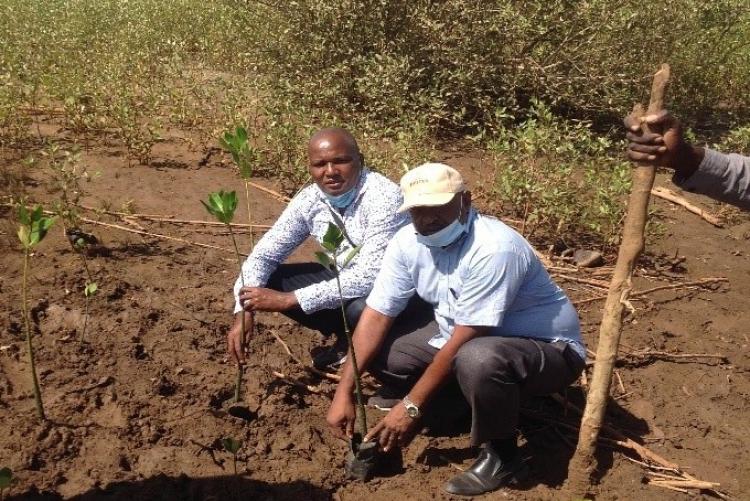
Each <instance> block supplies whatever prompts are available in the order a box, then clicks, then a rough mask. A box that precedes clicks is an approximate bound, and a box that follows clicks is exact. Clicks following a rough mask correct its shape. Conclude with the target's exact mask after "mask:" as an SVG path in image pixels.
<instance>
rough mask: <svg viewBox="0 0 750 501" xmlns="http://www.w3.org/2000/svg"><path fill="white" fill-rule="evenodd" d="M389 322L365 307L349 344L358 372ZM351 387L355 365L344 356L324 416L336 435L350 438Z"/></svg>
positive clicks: (372, 355)
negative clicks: (344, 359) (330, 400)
mask: <svg viewBox="0 0 750 501" xmlns="http://www.w3.org/2000/svg"><path fill="white" fill-rule="evenodd" d="M392 325H393V317H389V316H387V315H383V314H382V313H380V312H378V311H376V310H373V309H372V308H370V307H369V306H366V307H365V310H364V311H363V312H362V316H361V317H360V319H359V323H358V324H357V328H356V329H355V331H354V335H353V336H352V347H353V349H354V354H355V356H356V357H357V366H358V368H359V370H360V373H363V372H364V371H365V370H367V367H369V366H370V363H371V362H372V360H373V358H375V356H376V355H377V354H378V352H379V351H380V347H381V346H382V345H383V340H385V336H386V335H387V334H388V331H389V330H390V328H391V326H392ZM354 389H355V383H354V366H353V365H352V361H351V357H347V359H346V363H345V364H344V368H343V370H342V372H341V381H339V383H338V386H337V387H336V393H335V395H334V396H333V401H332V402H331V407H330V409H329V410H328V415H327V416H326V421H327V422H328V425H329V426H330V427H331V430H332V431H333V432H334V433H335V434H336V435H339V436H347V437H351V436H352V435H353V433H354V424H355V421H356V413H355V411H354Z"/></svg>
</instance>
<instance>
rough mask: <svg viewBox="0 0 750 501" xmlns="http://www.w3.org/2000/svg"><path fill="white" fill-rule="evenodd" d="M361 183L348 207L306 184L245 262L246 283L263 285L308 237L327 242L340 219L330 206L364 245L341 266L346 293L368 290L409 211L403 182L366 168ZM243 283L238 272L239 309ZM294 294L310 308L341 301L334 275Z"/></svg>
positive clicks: (348, 246)
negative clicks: (330, 228) (334, 204)
mask: <svg viewBox="0 0 750 501" xmlns="http://www.w3.org/2000/svg"><path fill="white" fill-rule="evenodd" d="M356 189H357V190H358V194H357V197H356V198H355V199H354V201H353V202H352V203H351V204H350V205H349V206H348V207H347V208H346V209H345V210H344V211H343V213H341V212H339V211H338V210H337V209H334V208H333V207H331V205H330V204H329V203H328V201H327V200H326V197H325V194H324V193H323V192H322V191H321V190H320V188H319V187H318V185H316V184H313V185H310V186H308V187H306V188H305V189H303V190H302V191H301V192H300V193H299V194H298V195H297V196H295V197H294V198H293V199H292V201H291V202H289V205H288V206H287V207H286V209H285V210H284V212H283V213H282V214H281V216H280V217H279V219H278V220H277V221H276V223H274V225H273V226H272V227H271V229H270V230H269V231H268V232H266V234H265V235H263V238H261V239H260V241H259V242H258V244H257V245H256V246H255V248H254V249H253V251H252V253H251V254H250V256H248V258H247V259H246V260H245V262H244V263H243V265H242V275H243V277H244V285H246V286H248V287H262V286H264V285H265V284H266V282H267V281H268V278H269V277H270V276H271V273H273V272H274V270H276V267H277V266H278V265H279V264H281V263H283V262H284V261H285V260H286V258H287V257H289V255H290V254H291V253H292V252H293V251H294V250H295V249H296V248H297V247H298V246H299V245H301V244H302V243H303V242H304V241H305V239H307V237H309V236H313V237H315V238H316V239H317V240H318V242H319V243H320V242H322V241H323V235H325V233H326V230H327V229H328V223H329V222H333V223H334V224H335V221H334V218H333V215H332V214H331V211H336V213H337V214H339V215H340V217H341V220H343V223H344V228H345V229H346V233H347V234H348V236H349V238H350V239H351V241H352V242H353V243H354V244H355V245H360V244H361V245H362V248H361V250H360V252H359V253H358V254H357V255H356V257H355V258H354V259H352V260H351V262H350V263H349V264H348V265H347V266H346V267H345V268H344V269H342V270H341V272H340V276H339V278H340V280H341V288H342V292H343V296H344V299H354V298H358V297H363V296H366V295H367V293H368V292H370V289H371V288H372V284H373V282H374V281H375V276H376V275H377V272H378V269H379V268H380V261H381V259H382V258H383V253H384V252H385V248H386V246H387V245H388V241H389V240H390V239H391V238H392V237H393V235H394V233H396V231H397V230H398V229H399V228H401V227H402V226H403V225H404V224H406V223H407V222H408V216H406V215H404V214H397V213H396V209H398V208H399V206H400V205H401V203H402V202H403V197H402V196H401V190H400V189H399V187H398V186H397V185H396V184H395V183H393V182H392V181H390V180H389V179H388V178H386V177H384V176H382V175H380V174H377V173H375V172H370V171H369V170H368V169H364V170H363V171H362V174H361V176H360V178H359V180H358V182H357V185H356ZM349 249H351V244H350V243H349V242H348V241H346V240H345V241H344V243H343V244H342V246H341V253H340V254H339V256H340V258H341V259H342V260H343V258H345V257H346V256H347V254H348V251H349ZM242 285H243V284H242V280H241V278H240V277H238V278H237V281H236V282H235V284H234V299H235V306H234V312H235V313H237V312H238V311H240V310H241V309H242V308H241V306H240V303H239V299H238V295H239V290H240V287H241V286H242ZM294 294H295V296H296V297H297V301H298V302H299V304H300V307H301V308H302V310H303V311H305V312H306V313H310V312H313V311H317V310H321V309H326V308H336V307H338V306H339V293H338V287H337V286H336V280H335V279H333V280H328V281H325V282H320V283H317V284H313V285H310V286H308V287H304V288H302V289H297V290H296V291H294Z"/></svg>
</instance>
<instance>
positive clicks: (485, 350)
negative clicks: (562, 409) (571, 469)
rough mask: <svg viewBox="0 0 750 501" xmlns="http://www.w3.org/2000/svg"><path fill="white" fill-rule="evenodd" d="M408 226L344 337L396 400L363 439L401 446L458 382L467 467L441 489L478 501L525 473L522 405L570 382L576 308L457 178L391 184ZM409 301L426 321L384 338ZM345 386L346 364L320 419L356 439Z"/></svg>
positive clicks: (348, 380) (424, 172)
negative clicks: (520, 443) (477, 207)
mask: <svg viewBox="0 0 750 501" xmlns="http://www.w3.org/2000/svg"><path fill="white" fill-rule="evenodd" d="M401 190H402V192H403V195H404V204H403V205H402V206H401V208H400V209H399V210H400V211H402V212H403V211H408V212H409V213H410V215H411V219H412V224H410V225H407V226H405V227H403V228H402V229H400V230H399V231H398V232H397V233H396V235H395V237H394V238H393V240H392V241H391V242H390V243H389V245H388V248H387V250H386V253H385V256H384V258H383V262H382V267H381V270H380V272H379V274H378V276H377V278H376V280H375V284H374V287H373V290H372V292H371V293H370V295H369V296H368V298H367V306H366V308H365V310H364V312H363V314H362V317H361V319H360V322H359V324H358V325H357V328H356V330H355V333H354V339H353V342H354V349H355V353H356V355H357V359H358V361H359V363H360V366H361V367H362V368H363V369H367V370H369V372H370V373H372V374H373V375H374V376H375V377H376V378H378V379H379V380H380V381H381V382H382V383H383V385H384V388H383V390H386V392H387V393H389V394H390V395H391V396H393V395H399V393H400V395H401V396H402V398H401V399H400V400H397V401H396V403H394V404H393V405H392V407H391V409H390V411H389V412H388V414H387V415H386V416H385V417H384V418H383V419H382V420H381V421H380V422H379V423H378V424H377V425H376V426H375V427H374V428H373V429H372V430H371V431H370V433H369V436H368V437H366V438H369V439H374V440H378V441H379V443H380V445H381V447H382V448H383V449H384V450H386V451H387V450H389V449H391V448H394V447H402V446H405V445H407V444H408V443H409V441H410V440H411V439H412V437H413V436H414V434H415V433H416V432H417V431H418V429H419V423H420V419H421V418H422V417H423V416H425V415H428V416H425V417H431V418H434V419H433V421H434V420H438V421H439V419H440V415H439V414H438V415H432V416H429V415H430V414H432V413H440V412H441V408H442V409H445V407H444V406H438V405H434V406H431V405H430V404H431V403H434V401H435V397H436V396H437V395H438V393H439V390H440V389H441V387H443V386H444V385H446V384H447V383H448V384H452V385H455V384H457V385H458V387H459V388H460V390H461V391H460V393H462V394H463V398H464V399H465V401H466V402H467V403H468V404H469V406H470V407H471V414H472V418H471V419H472V422H471V444H472V445H474V446H481V450H480V453H479V456H478V458H477V460H476V462H475V463H474V464H473V465H472V466H471V468H469V469H468V470H466V471H465V472H462V473H461V474H459V475H458V476H456V477H454V478H453V479H452V480H450V481H449V482H448V483H447V484H446V485H445V490H446V491H448V492H450V493H453V494H461V495H476V494H482V493H485V492H489V491H492V490H495V489H497V488H499V487H500V486H502V485H504V484H506V483H508V482H509V481H510V480H511V479H513V478H514V476H515V475H516V474H517V473H519V471H520V470H521V469H522V468H523V462H522V461H521V458H520V457H519V453H518V450H517V443H516V440H517V438H516V427H517V425H518V420H519V405H520V400H521V397H522V396H525V395H543V394H550V393H554V392H557V391H560V390H562V389H564V388H565V387H566V386H568V385H569V384H570V383H572V382H573V381H575V380H576V378H577V377H578V376H579V375H580V373H581V371H582V370H583V368H584V366H585V347H584V345H583V343H582V341H581V335H580V325H579V321H578V315H577V313H576V310H575V308H574V307H573V305H572V304H571V302H570V300H569V299H568V298H567V296H566V295H565V293H564V292H563V291H562V289H560V287H558V286H557V285H556V284H555V283H554V282H553V281H552V279H551V278H550V276H549V274H548V273H547V271H546V270H545V269H544V266H543V265H542V263H541V262H540V261H539V259H538V258H537V257H536V255H535V253H534V250H533V249H532V247H531V245H530V244H529V243H528V242H527V241H526V240H525V239H524V238H523V237H522V236H521V235H519V234H518V233H516V232H515V231H513V230H512V229H511V228H509V227H508V226H506V225H505V224H503V223H502V222H500V221H498V220H497V219H494V218H491V217H487V216H483V215H481V214H478V213H477V212H476V211H474V210H473V209H472V207H471V193H470V192H469V191H467V190H466V188H465V186H464V181H463V179H462V177H461V175H460V174H459V173H458V172H457V171H456V170H454V169H452V168H451V167H449V166H447V165H443V164H425V165H422V166H420V167H417V168H415V169H413V170H411V171H410V172H408V173H407V174H406V175H405V176H404V177H403V178H402V179H401ZM415 294H417V295H418V296H419V297H421V298H422V299H424V300H425V301H426V302H427V303H429V304H431V305H432V307H433V309H434V315H435V319H434V321H433V322H431V323H429V324H427V325H426V326H424V325H423V326H421V327H419V328H416V329H403V328H401V327H400V326H399V327H398V328H395V329H392V328H391V327H392V326H393V320H394V318H395V317H396V316H398V315H399V313H400V312H401V311H402V310H403V309H404V308H405V307H406V305H407V303H408V302H409V300H410V298H412V296H414V295H415ZM353 389H354V380H353V371H352V368H351V365H350V364H349V362H347V363H346V364H345V367H344V371H343V374H342V380H341V382H340V383H339V385H338V388H337V390H336V394H335V396H334V399H333V402H332V404H331V407H330V409H329V411H328V416H327V421H328V424H329V425H330V426H331V428H332V429H333V431H334V432H335V433H337V434H340V435H343V434H346V435H349V436H351V434H352V432H353V429H354V420H355V410H354V403H353V402H354V397H353V393H352V392H353Z"/></svg>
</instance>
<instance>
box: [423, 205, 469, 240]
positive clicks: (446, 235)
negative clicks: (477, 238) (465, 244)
mask: <svg viewBox="0 0 750 501" xmlns="http://www.w3.org/2000/svg"><path fill="white" fill-rule="evenodd" d="M461 212H463V199H461V207H460V208H459V210H458V217H457V218H456V220H455V221H453V222H452V223H451V224H449V225H448V226H446V227H445V228H443V229H442V230H438V231H436V232H435V233H433V234H432V235H422V234H421V233H419V232H417V242H419V243H420V244H424V245H426V246H427V247H447V246H448V245H450V244H452V243H453V242H455V241H456V240H458V239H459V237H461V235H463V234H464V233H466V224H464V223H462V222H461Z"/></svg>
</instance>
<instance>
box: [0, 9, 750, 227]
mask: <svg viewBox="0 0 750 501" xmlns="http://www.w3.org/2000/svg"><path fill="white" fill-rule="evenodd" d="M663 61H666V62H669V63H670V64H671V65H672V68H673V72H674V75H675V78H674V81H673V84H672V87H671V89H670V91H669V104H670V108H671V109H672V110H673V111H674V112H676V113H677V114H678V115H680V116H681V117H683V118H684V119H685V121H686V122H687V123H690V124H694V125H695V126H696V128H697V129H696V130H698V131H699V132H701V133H702V132H703V131H704V128H705V127H706V126H707V125H709V126H710V128H711V129H712V130H713V132H716V131H718V132H720V133H721V134H723V135H724V136H725V137H726V143H727V145H731V146H732V147H733V148H738V149H741V148H745V147H747V146H748V143H750V134H748V129H747V118H746V117H747V111H748V109H749V107H750V7H749V6H748V5H747V2H746V1H745V0H718V1H715V2H698V1H697V0H675V1H674V2H671V3H670V4H669V5H664V4H658V3H650V4H649V3H642V2H636V1H634V0H621V1H613V0H588V1H582V0H549V1H537V0H532V1H524V2H520V1H510V0H505V1H492V2H487V1H478V0H453V1H434V0H415V1H413V2H396V1H390V0H298V1H296V2H283V1H279V0H268V1H263V2H254V1H249V0H244V1H243V0H234V1H232V0H225V1H220V2H200V1H196V0H178V1H173V2H158V1H156V0H132V1H128V2H121V1H115V0H103V1H93V0H77V1H65V0H49V1H46V2H20V1H18V0H8V1H5V2H2V4H0V146H5V147H10V148H13V149H17V150H22V149H23V150H26V149H30V150H32V151H33V150H35V149H38V148H40V147H42V146H43V145H40V143H41V142H42V141H41V134H40V133H39V131H38V130H37V129H36V127H35V124H34V118H35V117H37V116H39V114H47V115H52V116H54V117H55V118H56V119H57V120H59V121H60V122H61V123H62V125H63V126H64V128H65V133H66V134H65V136H66V138H67V139H68V140H69V141H72V142H78V143H83V144H96V141H97V140H99V139H103V138H106V139H107V140H108V141H110V140H111V139H114V140H115V141H117V142H119V144H122V145H123V146H124V147H126V148H127V152H128V156H129V158H131V159H132V161H138V162H143V163H148V162H149V160H150V154H151V149H152V147H153V145H154V144H156V143H157V142H158V141H160V140H161V138H162V136H163V135H164V133H165V131H167V130H168V129H170V128H179V129H180V130H186V131H189V132H191V134H190V136H189V137H190V138H191V141H193V142H195V143H196V146H199V147H204V148H205V147H207V146H215V145H216V143H215V141H216V139H215V138H216V137H218V136H219V135H220V132H221V131H223V130H226V129H227V128H230V127H231V128H234V127H236V126H244V127H247V130H248V132H249V135H250V141H251V143H252V144H253V146H254V148H255V149H254V152H256V153H257V155H256V157H257V163H256V166H255V168H254V172H255V174H256V175H261V176H264V175H265V176H271V175H273V176H277V177H279V178H280V180H281V182H282V185H283V186H284V187H285V188H286V189H287V190H289V191H290V192H291V191H294V190H295V189H296V188H298V187H299V186H300V185H301V184H302V183H304V182H305V180H306V178H307V176H306V171H305V157H304V155H305V140H306V138H307V137H308V135H309V133H310V131H311V130H312V129H313V128H315V127H319V126H322V125H332V124H339V125H344V126H346V127H348V128H350V129H352V130H353V131H354V132H355V134H356V135H357V136H358V137H359V138H361V142H362V146H363V150H364V151H365V152H366V154H367V159H368V163H369V164H370V165H371V166H373V167H375V168H377V169H379V170H382V171H384V172H386V173H388V174H389V175H391V176H392V177H394V178H397V177H398V176H399V175H400V173H401V172H403V169H405V168H408V167H410V166H413V165H415V164H416V163H417V162H420V161H423V160H427V159H429V158H432V157H434V151H435V149H436V148H439V147H440V146H442V145H443V144H444V142H445V141H464V140H466V139H469V140H470V141H471V142H469V143H465V144H468V147H469V148H477V149H482V150H486V151H487V152H488V153H489V155H487V157H486V158H487V162H488V166H487V168H488V169H494V172H495V173H496V184H495V186H493V187H485V188H484V189H485V190H486V191H487V192H488V193H491V194H495V195H498V198H499V200H500V201H501V202H502V203H501V204H499V206H500V207H501V210H502V212H503V214H506V215H515V216H517V217H522V218H524V219H525V220H526V222H527V223H528V224H525V228H526V229H527V230H528V232H529V233H536V234H538V235H542V234H546V235H550V234H560V233H570V232H573V233H578V234H587V235H589V236H592V237H595V238H597V239H599V240H601V241H610V242H611V241H612V240H613V238H614V237H615V236H616V235H617V224H618V222H619V220H620V217H621V213H622V195H623V194H624V193H625V192H626V191H627V189H628V175H627V169H628V167H627V165H625V164H624V163H623V162H622V161H621V154H620V152H621V151H622V145H621V143H620V141H621V137H622V132H621V129H619V121H620V118H621V117H622V116H623V115H624V114H625V113H627V111H628V110H629V109H630V107H631V106H632V103H633V102H635V101H639V100H642V99H643V98H644V96H645V95H646V92H647V91H648V86H649V85H648V83H649V78H650V75H651V73H652V72H653V70H654V69H655V68H656V67H657V65H658V63H660V62H663ZM743 127H744V128H743ZM699 136H700V134H699ZM699 139H700V137H699Z"/></svg>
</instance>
